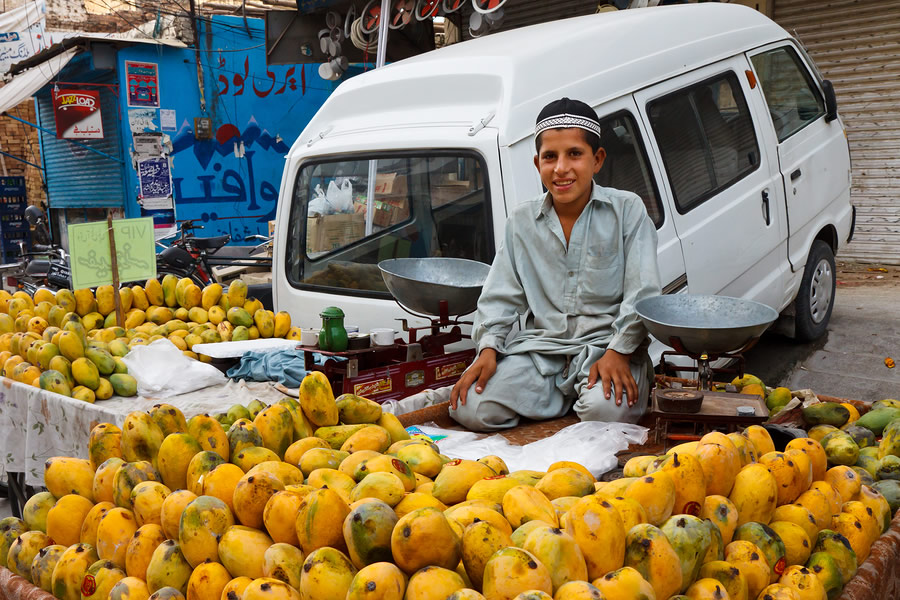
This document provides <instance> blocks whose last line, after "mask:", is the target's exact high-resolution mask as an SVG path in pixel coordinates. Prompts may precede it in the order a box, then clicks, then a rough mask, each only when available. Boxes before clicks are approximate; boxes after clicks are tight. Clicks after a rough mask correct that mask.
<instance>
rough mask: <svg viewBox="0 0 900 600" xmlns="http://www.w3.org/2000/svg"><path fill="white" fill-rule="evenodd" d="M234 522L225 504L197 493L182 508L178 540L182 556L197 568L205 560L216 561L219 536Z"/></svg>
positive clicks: (218, 557) (217, 560)
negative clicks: (196, 495) (194, 497)
mask: <svg viewBox="0 0 900 600" xmlns="http://www.w3.org/2000/svg"><path fill="white" fill-rule="evenodd" d="M233 525H234V518H233V517H232V516H231V511H230V510H229V509H228V506H227V505H226V504H225V503H224V502H222V501H221V500H219V499H218V498H213V497H211V496H199V497H197V498H196V499H194V500H193V501H191V502H190V503H189V504H188V505H187V506H185V508H184V512H183V513H182V515H181V522H180V524H179V528H178V541H179V544H180V548H181V552H182V555H183V556H184V559H185V560H186V561H187V562H188V564H190V565H191V567H194V568H196V567H197V566H198V565H200V564H201V563H203V562H205V561H213V562H219V560H220V556H219V551H218V544H219V539H220V538H221V537H222V536H223V535H224V534H225V532H226V531H228V530H229V529H230V528H231V527H232V526H233Z"/></svg>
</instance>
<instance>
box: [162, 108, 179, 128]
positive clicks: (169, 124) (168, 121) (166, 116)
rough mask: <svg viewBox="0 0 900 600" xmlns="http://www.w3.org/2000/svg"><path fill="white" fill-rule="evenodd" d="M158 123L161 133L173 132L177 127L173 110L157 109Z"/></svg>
mask: <svg viewBox="0 0 900 600" xmlns="http://www.w3.org/2000/svg"><path fill="white" fill-rule="evenodd" d="M159 122H160V125H161V126H162V130H163V131H175V130H176V129H177V126H176V124H175V109H174V108H161V109H159Z"/></svg>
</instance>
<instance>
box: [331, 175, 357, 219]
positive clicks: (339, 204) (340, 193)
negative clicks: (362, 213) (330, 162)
mask: <svg viewBox="0 0 900 600" xmlns="http://www.w3.org/2000/svg"><path fill="white" fill-rule="evenodd" d="M326 198H327V199H328V200H327V204H328V213H329V214H333V213H349V212H353V186H352V185H351V184H350V180H349V179H344V182H343V183H342V184H341V185H340V187H338V184H337V183H336V182H335V181H334V180H333V179H332V180H331V181H330V182H329V183H328V193H327V194H326Z"/></svg>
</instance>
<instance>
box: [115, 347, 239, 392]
mask: <svg viewBox="0 0 900 600" xmlns="http://www.w3.org/2000/svg"><path fill="white" fill-rule="evenodd" d="M122 360H124V361H125V365H126V366H127V367H128V373H129V374H130V375H131V376H132V377H134V378H135V379H136V380H137V393H138V395H139V396H147V397H154V398H168V397H169V396H176V395H178V394H186V393H188V392H193V391H194V390H199V389H201V388H205V387H208V386H211V385H220V384H223V383H225V382H226V381H228V378H227V377H225V375H224V374H223V373H222V372H221V371H219V370H218V369H217V368H215V367H214V366H212V365H210V364H207V363H202V362H200V361H198V360H194V359H192V358H189V357H187V356H185V355H184V354H183V353H182V352H181V350H179V349H178V347H177V346H176V345H175V344H173V343H172V342H170V341H169V340H156V341H155V342H151V343H150V344H147V345H146V346H135V347H134V348H132V349H131V352H129V353H128V354H127V355H125V357H124V358H123V359H122Z"/></svg>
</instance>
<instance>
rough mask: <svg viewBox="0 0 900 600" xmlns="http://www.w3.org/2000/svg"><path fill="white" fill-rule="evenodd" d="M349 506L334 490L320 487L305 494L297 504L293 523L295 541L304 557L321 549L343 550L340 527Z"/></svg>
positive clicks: (342, 537)
mask: <svg viewBox="0 0 900 600" xmlns="http://www.w3.org/2000/svg"><path fill="white" fill-rule="evenodd" d="M349 513H350V507H349V506H348V505H347V503H346V502H345V501H344V499H343V498H341V497H340V495H339V494H338V493H337V492H335V491H334V490H330V489H328V488H322V489H319V490H315V491H313V492H311V493H309V494H308V495H307V496H306V497H305V498H303V500H302V501H301V503H300V510H299V511H298V513H297V518H296V521H295V524H296V529H297V539H298V540H299V542H300V546H301V547H302V548H303V551H304V552H306V553H307V554H308V553H310V552H312V551H313V550H315V549H317V548H322V547H323V546H331V547H333V548H338V549H343V548H345V545H344V536H343V532H342V526H343V522H344V519H345V518H346V517H347V515H348V514H349Z"/></svg>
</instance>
